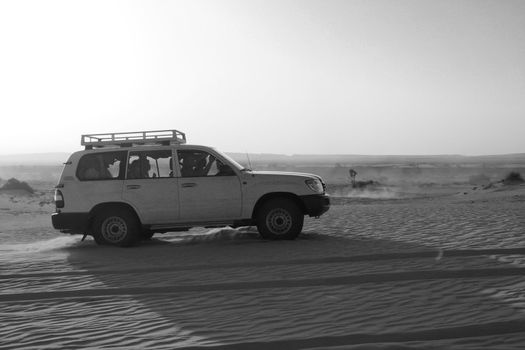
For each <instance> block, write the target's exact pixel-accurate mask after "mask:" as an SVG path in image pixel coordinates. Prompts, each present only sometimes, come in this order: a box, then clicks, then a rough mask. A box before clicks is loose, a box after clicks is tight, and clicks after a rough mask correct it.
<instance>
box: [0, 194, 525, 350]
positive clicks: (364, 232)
mask: <svg viewBox="0 0 525 350" xmlns="http://www.w3.org/2000/svg"><path fill="white" fill-rule="evenodd" d="M43 197H46V195H41V196H21V195H17V194H6V193H4V194H0V220H1V221H0V223H1V224H0V254H1V255H0V280H1V287H0V329H1V330H2V331H1V333H0V349H81V348H85V349H174V348H191V349H197V348H206V349H391V348H393V349H481V348H483V349H523V348H524V347H525V186H523V185H521V186H506V187H503V186H500V187H497V188H492V189H489V190H473V189H468V190H465V191H459V192H457V193H449V194H439V195H438V194H433V195H418V196H408V197H396V196H388V197H386V198H387V199H379V198H374V197H373V196H371V197H370V198H368V197H367V196H358V197H360V198H356V197H353V196H350V197H349V196H344V197H334V198H333V206H332V208H331V209H330V211H329V212H328V213H327V214H326V215H324V216H322V217H321V218H319V219H315V218H308V219H307V220H306V222H305V226H304V231H303V234H302V235H301V236H300V237H299V238H298V239H297V240H295V241H282V242H281V241H275V242H274V241H264V240H261V239H260V238H259V236H258V234H257V232H256V230H255V229H254V228H240V229H231V228H222V229H192V230H190V231H189V232H185V233H182V234H181V233H178V234H175V233H173V234H172V233H168V234H164V235H155V236H154V237H153V239H152V240H150V241H146V242H143V243H142V244H141V245H140V246H138V247H133V248H117V247H106V246H97V245H96V244H95V243H94V241H93V240H92V239H91V238H90V237H88V238H87V239H86V240H85V241H83V242H81V237H80V236H69V235H64V234H61V233H58V232H56V231H54V230H53V228H52V227H51V223H50V216H49V215H50V213H51V212H52V211H53V205H52V204H51V203H50V202H49V201H48V200H45V199H42V198H43Z"/></svg>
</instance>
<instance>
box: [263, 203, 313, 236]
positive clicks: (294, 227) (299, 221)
mask: <svg viewBox="0 0 525 350" xmlns="http://www.w3.org/2000/svg"><path fill="white" fill-rule="evenodd" d="M256 222H257V230H258V231H259V233H260V235H261V236H262V237H263V238H264V239H273V240H276V239H279V240H281V239H290V240H291V239H295V238H296V237H297V236H298V235H299V234H300V233H301V230H302V229H303V222H304V215H303V213H302V211H301V209H300V208H299V207H298V206H297V204H296V203H295V202H294V201H293V200H291V199H288V198H274V199H270V200H268V201H267V202H265V203H264V204H263V205H262V207H261V208H260V209H259V210H258V212H257V216H256Z"/></svg>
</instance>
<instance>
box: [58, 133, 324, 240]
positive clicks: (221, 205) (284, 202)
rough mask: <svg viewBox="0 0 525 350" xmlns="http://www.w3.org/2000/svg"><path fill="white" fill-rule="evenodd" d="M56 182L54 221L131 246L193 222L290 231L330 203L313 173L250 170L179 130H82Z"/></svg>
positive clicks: (269, 235)
mask: <svg viewBox="0 0 525 350" xmlns="http://www.w3.org/2000/svg"><path fill="white" fill-rule="evenodd" d="M81 145H82V146H84V147H85V149H84V150H81V151H78V152H75V153H73V154H72V155H71V156H70V157H69V159H68V160H67V162H66V163H65V165H64V169H63V171H62V174H61V176H60V180H59V182H58V185H57V186H56V188H55V195H54V200H55V206H56V211H55V213H53V214H52V223H53V227H54V228H55V229H57V230H60V231H61V232H64V233H71V234H82V235H84V237H83V239H84V238H85V237H86V236H87V235H91V236H93V238H94V240H95V241H96V242H97V243H98V244H110V245H118V246H132V245H134V244H136V243H137V242H139V241H140V240H141V239H149V238H151V237H152V236H153V235H154V234H155V233H165V232H174V231H187V230H189V229H190V228H192V227H199V226H200V227H224V226H231V227H234V228H235V227H239V226H256V227H257V230H258V231H259V233H260V235H261V236H262V238H264V239H272V240H276V239H295V238H296V237H297V236H298V235H299V234H300V233H301V230H302V228H303V222H304V216H305V215H309V216H312V217H319V216H320V215H322V214H323V213H325V212H326V211H327V210H328V209H329V207H330V199H329V197H328V196H327V195H326V191H325V189H326V186H325V184H324V183H323V181H322V179H321V178H320V177H319V176H317V175H313V174H303V173H291V172H277V171H254V170H251V169H247V168H245V167H243V166H241V165H240V164H238V163H237V162H236V161H235V160H233V159H232V158H230V157H229V156H228V155H226V154H224V153H222V152H220V151H218V150H216V149H214V148H212V147H206V146H200V145H189V144H186V135H185V134H184V133H183V132H180V131H178V130H160V131H141V132H121V133H108V134H89V135H82V137H81Z"/></svg>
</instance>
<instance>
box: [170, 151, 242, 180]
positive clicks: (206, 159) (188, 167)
mask: <svg viewBox="0 0 525 350" xmlns="http://www.w3.org/2000/svg"><path fill="white" fill-rule="evenodd" d="M177 156H178V158H179V169H180V173H181V176H182V177H203V176H234V175H235V172H234V171H233V170H232V169H231V168H230V167H229V166H228V165H225V164H223V163H222V162H221V161H220V160H218V159H216V158H215V157H214V156H213V155H211V154H209V153H208V152H205V151H197V150H179V151H177Z"/></svg>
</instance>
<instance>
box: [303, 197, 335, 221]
mask: <svg viewBox="0 0 525 350" xmlns="http://www.w3.org/2000/svg"><path fill="white" fill-rule="evenodd" d="M299 198H300V199H301V201H302V202H303V205H304V208H305V214H308V215H309V216H321V215H322V214H323V213H326V212H327V211H328V209H330V197H329V196H327V195H325V194H311V195H308V196H299Z"/></svg>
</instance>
